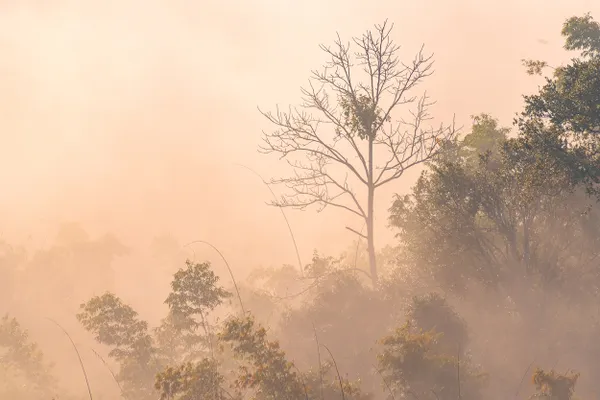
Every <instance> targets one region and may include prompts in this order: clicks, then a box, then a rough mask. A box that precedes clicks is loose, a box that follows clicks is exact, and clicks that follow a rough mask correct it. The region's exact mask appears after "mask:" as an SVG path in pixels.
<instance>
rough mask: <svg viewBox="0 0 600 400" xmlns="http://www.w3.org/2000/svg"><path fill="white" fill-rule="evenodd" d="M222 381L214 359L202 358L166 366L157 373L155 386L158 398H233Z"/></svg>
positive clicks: (209, 399)
mask: <svg viewBox="0 0 600 400" xmlns="http://www.w3.org/2000/svg"><path fill="white" fill-rule="evenodd" d="M224 383H225V379H224V377H223V376H222V375H221V374H220V373H219V371H218V364H217V363H216V361H214V360H210V359H203V360H201V361H199V362H197V363H185V364H181V365H180V366H179V367H168V368H167V369H165V370H164V371H162V372H161V373H159V374H158V375H157V377H156V383H155V388H156V390H158V391H159V392H160V400H223V399H233V398H234V397H232V396H231V395H230V394H229V393H227V391H226V390H225V389H224V388H223V385H224Z"/></svg>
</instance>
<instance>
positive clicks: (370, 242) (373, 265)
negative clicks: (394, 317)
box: [367, 135, 378, 289]
mask: <svg viewBox="0 0 600 400" xmlns="http://www.w3.org/2000/svg"><path fill="white" fill-rule="evenodd" d="M373 140H374V135H369V176H368V182H367V183H368V199H367V202H368V204H367V247H368V251H369V269H370V272H371V280H372V281H373V289H376V288H377V283H378V276H377V259H376V256H375V234H374V229H373V228H374V227H373V222H374V209H375V207H374V202H375V185H374V184H373Z"/></svg>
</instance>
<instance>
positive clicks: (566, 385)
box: [533, 368, 579, 400]
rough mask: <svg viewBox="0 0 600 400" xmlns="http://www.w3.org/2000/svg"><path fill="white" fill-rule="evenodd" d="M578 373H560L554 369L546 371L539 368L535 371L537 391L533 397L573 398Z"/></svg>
mask: <svg viewBox="0 0 600 400" xmlns="http://www.w3.org/2000/svg"><path fill="white" fill-rule="evenodd" d="M578 378H579V374H578V373H571V374H559V373H557V372H555V371H554V370H551V371H550V372H546V371H544V370H542V369H540V368H537V369H536V370H535V372H534V373H533V384H534V385H535V386H536V389H537V393H536V394H534V396H533V397H537V398H543V399H548V400H571V398H572V397H573V392H574V391H575V384H576V383H577V379H578Z"/></svg>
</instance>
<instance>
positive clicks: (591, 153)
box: [517, 14, 600, 194]
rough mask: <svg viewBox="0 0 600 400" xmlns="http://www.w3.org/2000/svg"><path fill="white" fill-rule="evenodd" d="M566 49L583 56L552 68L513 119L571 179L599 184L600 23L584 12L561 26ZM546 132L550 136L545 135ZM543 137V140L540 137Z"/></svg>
mask: <svg viewBox="0 0 600 400" xmlns="http://www.w3.org/2000/svg"><path fill="white" fill-rule="evenodd" d="M562 35H563V36H564V37H565V48H566V49H568V50H579V51H580V52H581V53H582V58H575V59H573V60H572V62H571V64H568V65H566V66H561V67H559V68H556V69H555V70H554V74H553V76H552V77H551V78H547V79H546V84H545V85H544V86H543V87H542V88H541V89H540V91H539V93H537V94H534V95H530V96H525V103H526V107H525V110H524V112H523V113H522V114H521V116H520V118H519V119H518V121H517V123H518V126H519V128H520V131H521V135H522V136H524V137H525V138H528V140H529V141H530V142H531V143H537V144H538V145H539V146H537V148H536V151H538V152H540V153H546V154H548V155H550V156H552V157H553V158H554V164H556V165H557V166H560V167H561V168H562V169H563V170H564V171H566V172H568V173H569V174H570V176H571V178H572V179H573V180H574V181H575V182H582V183H585V184H586V185H587V189H588V191H589V192H591V193H596V194H598V193H597V187H596V186H597V185H598V184H599V183H600V167H599V165H600V164H599V161H600V158H599V157H600V136H599V134H600V94H599V93H600V25H598V23H597V22H595V21H594V20H593V19H592V17H591V16H590V15H589V14H587V15H585V16H583V17H572V18H570V19H569V20H567V22H566V23H565V24H564V26H563V30H562ZM548 136H549V137H548ZM544 139H545V140H544Z"/></svg>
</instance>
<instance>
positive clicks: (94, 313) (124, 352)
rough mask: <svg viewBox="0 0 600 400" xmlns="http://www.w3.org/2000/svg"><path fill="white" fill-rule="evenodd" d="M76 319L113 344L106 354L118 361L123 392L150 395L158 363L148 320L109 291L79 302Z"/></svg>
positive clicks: (133, 395) (100, 339) (99, 339)
mask: <svg viewBox="0 0 600 400" xmlns="http://www.w3.org/2000/svg"><path fill="white" fill-rule="evenodd" d="M77 319H78V320H79V322H80V323H81V324H82V325H83V327H84V328H85V329H86V330H88V331H89V332H91V333H93V334H94V335H95V339H96V341H97V342H98V343H101V344H104V345H107V346H110V347H112V349H111V351H110V352H109V356H110V357H112V358H114V359H115V360H116V361H117V362H119V364H120V370H119V373H118V374H117V379H118V380H119V381H120V382H121V383H122V386H123V391H124V393H125V395H126V396H127V397H130V398H133V399H144V398H148V397H150V396H152V395H153V390H152V388H153V384H154V376H155V375H156V373H157V372H158V371H159V370H160V368H161V362H160V360H159V359H158V357H157V349H156V347H155V344H154V340H153V338H152V336H151V335H150V332H149V329H148V323H147V322H146V321H143V320H140V319H139V316H138V314H137V312H136V311H135V310H133V308H131V307H130V306H128V305H127V304H124V303H123V302H122V301H121V299H119V298H118V297H117V296H115V295H114V294H112V293H105V294H104V295H102V296H95V297H93V298H92V299H90V300H89V301H88V302H87V303H85V304H82V305H81V312H80V313H78V314H77Z"/></svg>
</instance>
